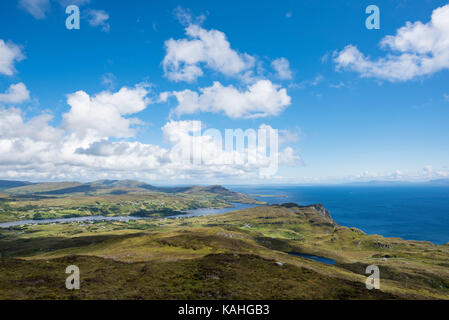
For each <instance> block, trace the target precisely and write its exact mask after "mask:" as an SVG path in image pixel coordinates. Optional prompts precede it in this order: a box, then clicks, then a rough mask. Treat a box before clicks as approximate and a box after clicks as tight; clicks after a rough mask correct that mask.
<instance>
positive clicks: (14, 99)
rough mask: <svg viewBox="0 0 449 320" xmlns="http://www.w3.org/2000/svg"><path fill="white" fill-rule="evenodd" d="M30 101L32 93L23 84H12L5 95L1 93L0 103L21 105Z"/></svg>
mask: <svg viewBox="0 0 449 320" xmlns="http://www.w3.org/2000/svg"><path fill="white" fill-rule="evenodd" d="M29 99H30V92H29V91H28V89H27V87H26V86H25V84H23V83H22V82H19V83H17V84H12V85H10V86H9V88H8V90H6V92H5V93H0V103H8V104H11V103H21V102H24V101H27V100H29Z"/></svg>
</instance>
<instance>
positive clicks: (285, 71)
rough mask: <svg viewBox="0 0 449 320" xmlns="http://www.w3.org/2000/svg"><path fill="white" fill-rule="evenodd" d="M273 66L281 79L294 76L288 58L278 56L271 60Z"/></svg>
mask: <svg viewBox="0 0 449 320" xmlns="http://www.w3.org/2000/svg"><path fill="white" fill-rule="evenodd" d="M271 67H272V68H273V69H274V70H275V71H276V73H277V76H278V78H279V79H282V80H289V79H291V78H292V77H293V76H292V71H291V70H290V62H289V61H288V60H287V59H286V58H278V59H276V60H273V61H272V62H271Z"/></svg>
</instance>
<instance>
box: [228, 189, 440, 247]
mask: <svg viewBox="0 0 449 320" xmlns="http://www.w3.org/2000/svg"><path fill="white" fill-rule="evenodd" d="M229 188H230V189H232V190H234V191H240V192H243V193H246V194H257V195H275V196H276V197H271V196H270V197H256V198H257V199H260V200H263V201H266V202H268V203H270V204H274V203H285V202H295V203H298V204H301V205H308V204H314V203H322V204H323V205H324V206H325V207H326V208H327V209H328V210H329V211H330V213H331V215H332V217H333V218H334V220H336V221H337V222H338V223H339V224H340V225H342V226H348V227H356V228H359V229H361V230H363V231H364V232H366V233H368V234H380V235H382V236H385V237H400V238H403V239H406V240H423V241H430V242H433V243H435V244H445V243H448V242H449V187H448V186H361V187H360V186H306V187H292V186H288V187H279V186H267V187H253V186H229Z"/></svg>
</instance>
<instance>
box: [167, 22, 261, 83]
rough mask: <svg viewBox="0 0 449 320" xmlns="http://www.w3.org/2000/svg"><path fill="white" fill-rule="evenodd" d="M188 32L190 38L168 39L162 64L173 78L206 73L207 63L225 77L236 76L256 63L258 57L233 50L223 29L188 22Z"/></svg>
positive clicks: (194, 76) (198, 75) (187, 77)
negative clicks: (213, 28) (209, 28)
mask: <svg viewBox="0 0 449 320" xmlns="http://www.w3.org/2000/svg"><path fill="white" fill-rule="evenodd" d="M185 33H186V36H187V38H184V39H179V40H175V39H169V40H167V41H166V42H165V49H166V55H165V57H164V60H163V62H162V63H163V67H164V72H165V75H166V76H167V77H168V78H169V79H170V80H173V81H187V82H191V81H194V80H196V79H197V78H198V77H201V76H202V75H203V70H202V68H203V67H204V66H207V67H208V68H210V69H212V70H214V71H218V72H221V73H223V74H224V75H226V76H237V75H239V74H240V73H242V72H243V71H245V70H247V69H249V68H251V67H252V66H253V65H254V61H255V59H254V58H253V57H252V56H250V55H248V54H246V53H245V54H240V53H238V52H237V51H235V50H233V49H232V48H231V45H230V43H229V41H228V40H227V38H226V35H225V34H224V33H223V32H221V31H218V30H206V29H203V28H202V27H200V26H199V25H196V24H189V25H188V26H187V27H186V29H185Z"/></svg>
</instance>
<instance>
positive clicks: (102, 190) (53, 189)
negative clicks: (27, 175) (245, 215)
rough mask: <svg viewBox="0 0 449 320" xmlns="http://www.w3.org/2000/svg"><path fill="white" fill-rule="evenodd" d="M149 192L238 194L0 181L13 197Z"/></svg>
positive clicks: (120, 183)
mask: <svg viewBox="0 0 449 320" xmlns="http://www.w3.org/2000/svg"><path fill="white" fill-rule="evenodd" d="M151 191H152V192H163V193H195V194H198V193H213V194H219V195H222V196H235V195H237V194H238V193H237V192H233V191H230V190H228V189H226V188H224V187H222V186H218V185H214V186H206V187H201V186H186V187H157V186H153V185H150V184H147V183H144V182H140V181H135V180H98V181H93V182H88V183H81V182H44V183H31V182H26V181H8V180H0V192H3V193H7V194H13V195H28V194H32V195H63V194H72V193H98V194H126V193H142V192H151Z"/></svg>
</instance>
